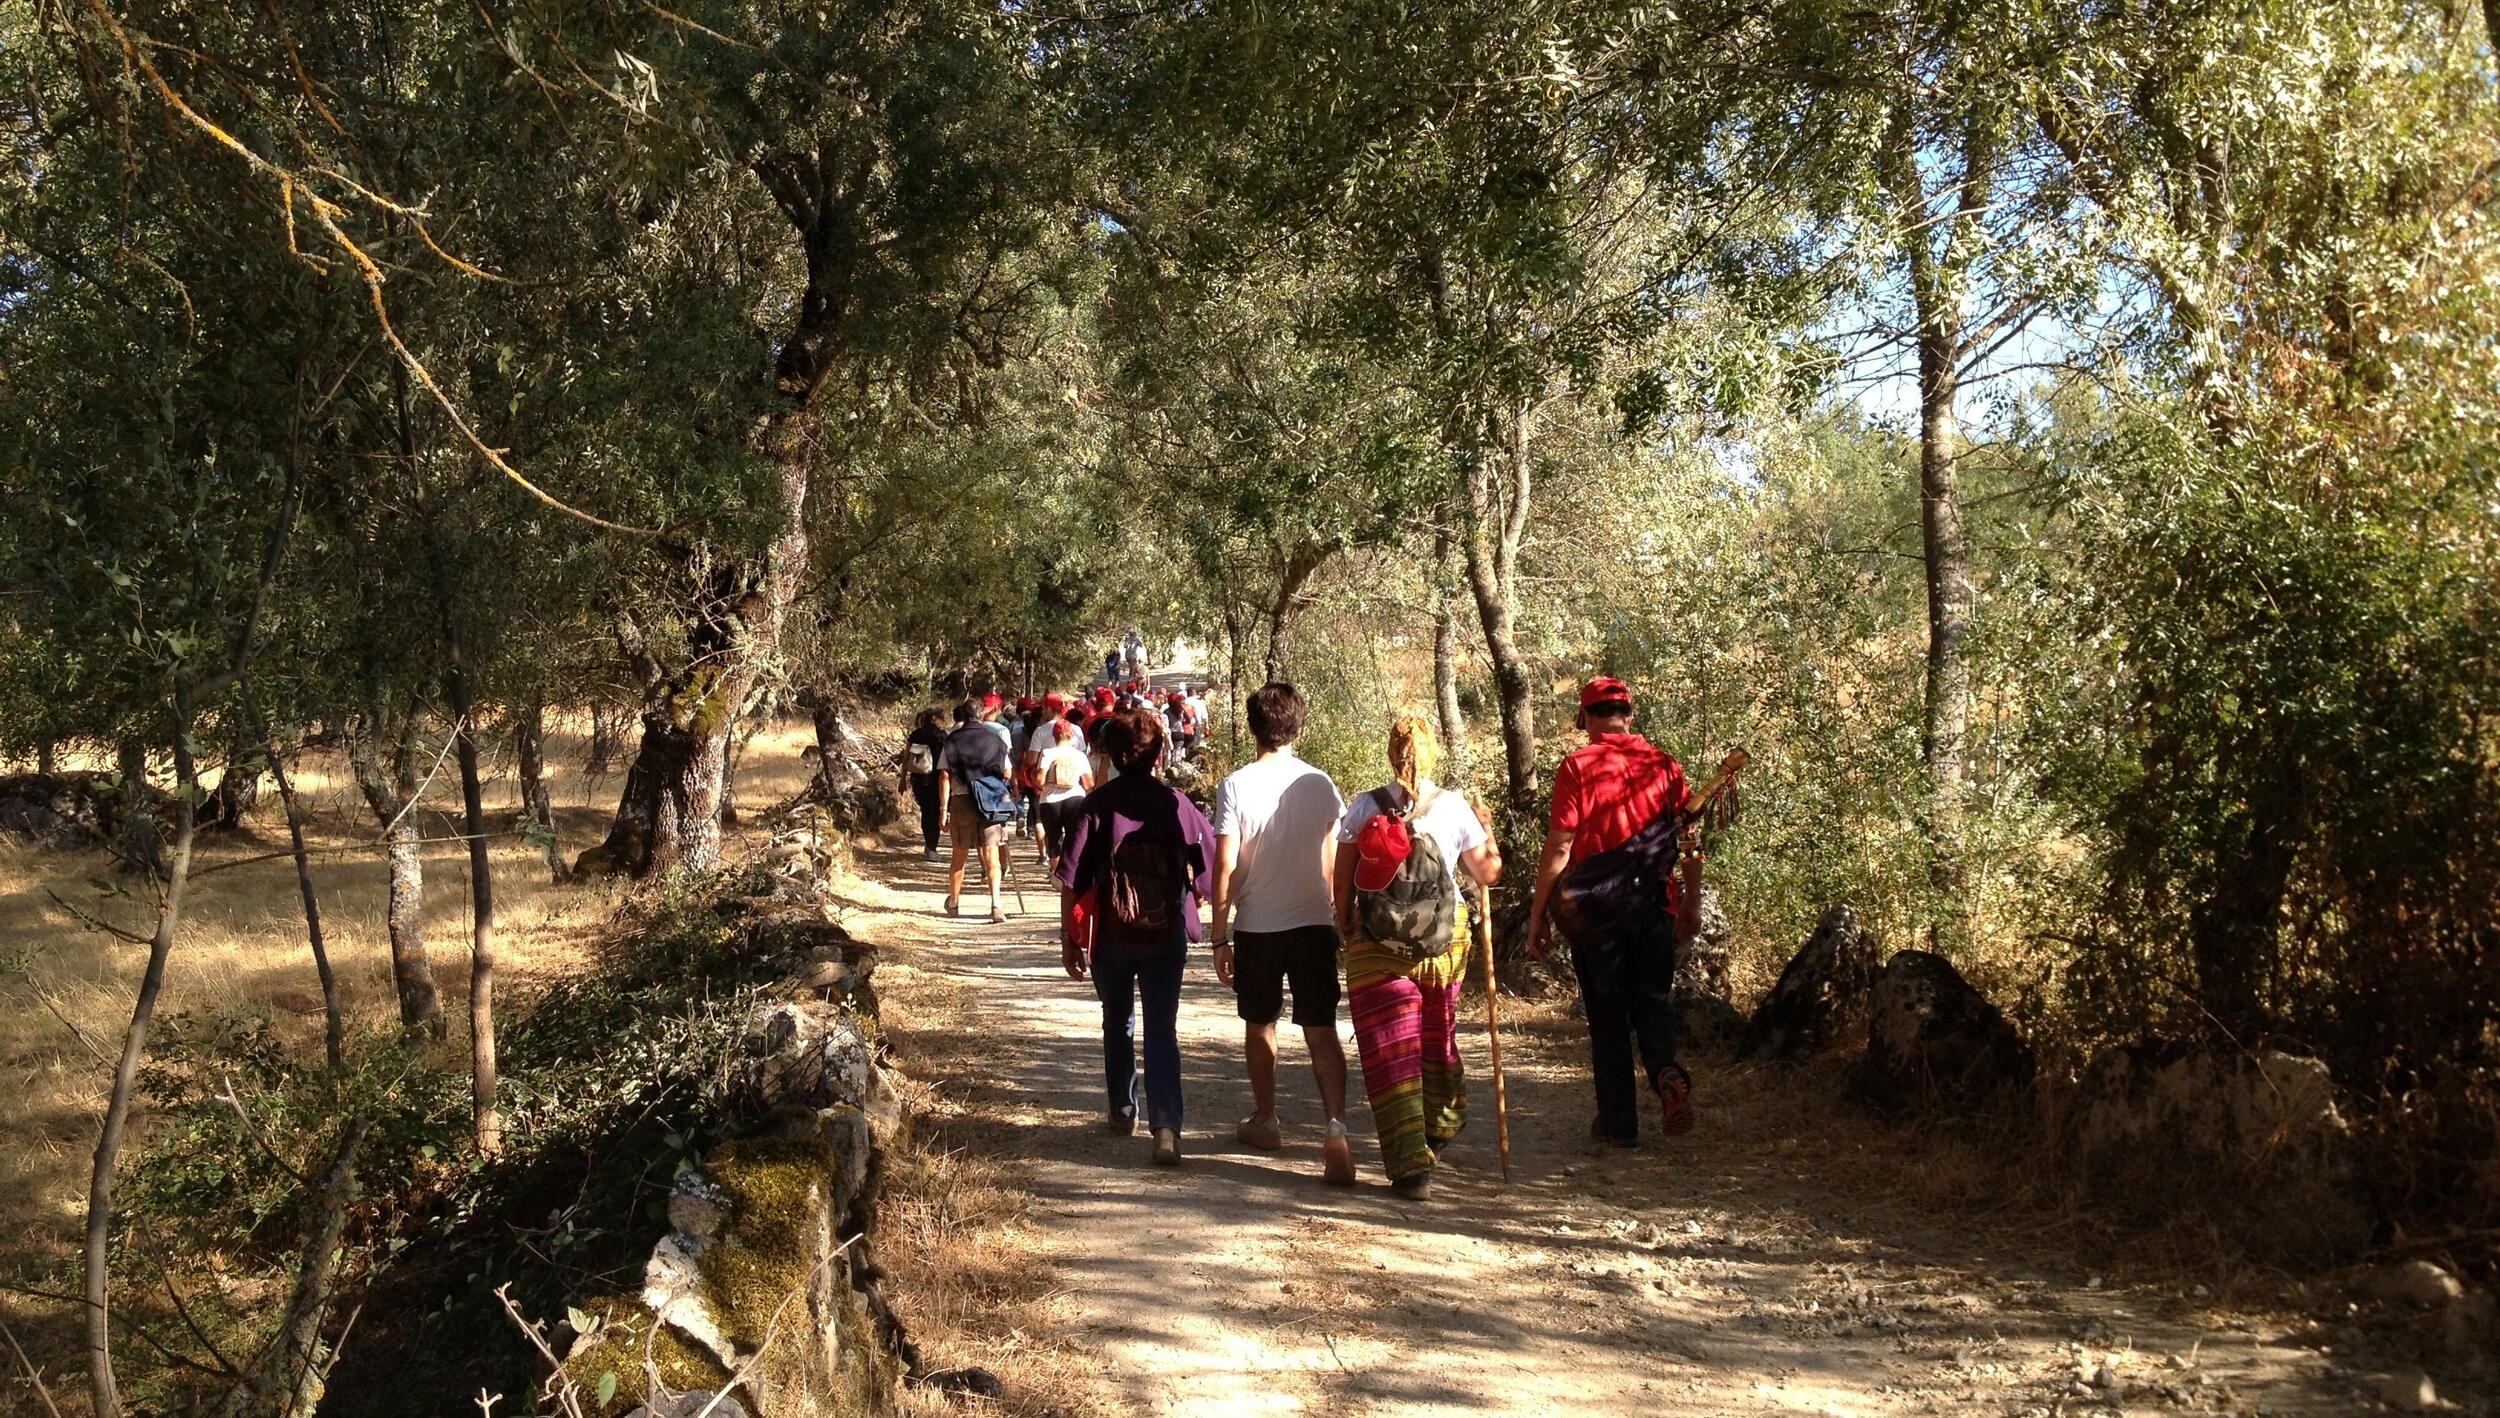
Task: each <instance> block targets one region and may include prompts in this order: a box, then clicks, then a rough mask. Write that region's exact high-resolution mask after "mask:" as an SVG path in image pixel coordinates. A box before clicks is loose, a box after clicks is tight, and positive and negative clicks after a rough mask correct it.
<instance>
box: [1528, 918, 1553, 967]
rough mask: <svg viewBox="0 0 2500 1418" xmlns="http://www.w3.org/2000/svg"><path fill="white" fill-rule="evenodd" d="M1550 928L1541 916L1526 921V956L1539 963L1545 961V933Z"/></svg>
mask: <svg viewBox="0 0 2500 1418" xmlns="http://www.w3.org/2000/svg"><path fill="white" fill-rule="evenodd" d="M1550 929H1552V927H1550V926H1548V925H1546V923H1545V918H1544V917H1543V916H1538V917H1536V918H1534V919H1532V920H1530V921H1529V922H1528V958H1529V959H1530V960H1533V961H1535V962H1536V963H1537V964H1539V965H1542V964H1544V963H1545V935H1546V932H1547V931H1548V930H1550Z"/></svg>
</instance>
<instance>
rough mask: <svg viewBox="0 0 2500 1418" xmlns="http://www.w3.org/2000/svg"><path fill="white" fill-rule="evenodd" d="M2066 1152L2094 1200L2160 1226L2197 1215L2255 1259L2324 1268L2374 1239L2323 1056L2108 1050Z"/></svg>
mask: <svg viewBox="0 0 2500 1418" xmlns="http://www.w3.org/2000/svg"><path fill="white" fill-rule="evenodd" d="M2066 1142H2067V1146H2068V1149H2069V1151H2070V1153H2071V1155H2072V1156H2073V1158H2074V1160H2075V1163H2076V1166H2077V1169H2078V1171H2079V1172H2080V1173H2081V1174H2082V1177H2083V1179H2084V1182H2085V1185H2086V1186H2087V1188H2088V1189H2089V1190H2090V1191H2091V1192H2092V1194H2093V1195H2095V1196H2096V1197H2099V1198H2101V1199H2103V1200H2105V1201H2107V1202H2110V1203H2112V1204H2116V1205H2120V1206H2123V1207H2126V1208H2128V1209H2130V1210H2134V1211H2137V1212H2139V1213H2144V1214H2148V1215H2154V1216H2158V1215H2164V1214H2168V1213H2172V1212H2175V1211H2178V1210H2181V1209H2184V1208H2191V1207H2193V1208H2197V1209H2199V1210H2201V1211H2203V1212H2205V1213H2207V1214H2208V1215H2210V1217H2211V1219H2212V1220H2213V1222H2214V1224H2215V1225H2216V1226H2217V1227H2219V1228H2220V1229H2221V1230H2222V1231H2223V1232H2224V1234H2226V1235H2228V1236H2230V1237H2232V1238H2233V1239H2234V1240H2236V1241H2237V1242H2238V1243H2240V1244H2241V1245H2242V1246H2243V1247H2245V1248H2246V1249H2247V1250H2248V1252H2249V1253H2250V1254H2251V1255H2252V1256H2255V1257H2257V1258H2259V1259H2263V1260H2267V1261H2273V1262H2283V1263H2292V1264H2304V1265H2308V1264H2321V1263H2328V1262H2332V1261H2335V1260H2338V1259H2341V1258H2344V1257H2348V1256H2350V1255H2352V1254H2353V1253H2354V1252H2357V1251H2359V1250H2360V1249H2361V1248H2362V1247H2364V1246H2366V1245H2367V1244H2369V1241H2370V1235H2371V1231H2372V1229H2373V1219H2372V1216H2371V1213H2370V1210H2369V1208H2368V1206H2367V1205H2365V1204H2364V1202H2363V1201H2362V1195H2363V1193H2362V1189H2361V1186H2360V1184H2359V1159H2358V1157H2357V1154H2356V1152H2355V1149H2354V1145H2353V1139H2352V1133H2351V1130H2350V1128H2349V1127H2348V1126H2347V1125H2346V1124H2345V1122H2344V1118H2343V1114H2342V1112H2341V1111H2340V1110H2339V1109H2338V1108H2337V1106H2336V1094H2335V1084H2334V1081H2333V1079H2331V1078H2330V1077H2329V1076H2328V1074H2327V1070H2326V1065H2325V1064H2323V1063H2321V1062H2319V1061H2318V1060H2316V1059H2312V1058H2303V1057H2301V1056H2299V1055H2296V1054H2287V1053H2282V1052H2279V1051H2276V1050H2264V1051H2261V1052H2258V1053H2256V1054H2253V1055H2250V1054H2243V1053H2239V1052H2237V1051H2233V1050H2228V1049H2222V1048H2217V1047H2210V1046H2205V1045H2196V1044H2180V1043H2168V1044H2148V1045H2136V1046H2131V1047H2126V1048H2118V1049H2111V1050H2109V1051H2107V1052H2105V1053H2103V1054H2102V1055H2100V1057H2098V1058H2096V1059H2094V1060H2093V1061H2092V1064H2091V1067H2090V1068H2088V1069H2087V1070H2085V1073H2084V1077H2083V1082H2082V1085H2081V1086H2080V1088H2079V1089H2078V1090H2077V1095H2076V1101H2075V1108H2074V1111H2073V1114H2072V1117H2071V1121H2070V1122H2069V1125H2068V1127H2067V1132H2066Z"/></svg>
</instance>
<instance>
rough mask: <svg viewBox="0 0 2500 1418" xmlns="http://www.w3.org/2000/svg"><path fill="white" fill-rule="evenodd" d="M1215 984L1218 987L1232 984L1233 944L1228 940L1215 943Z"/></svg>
mask: <svg viewBox="0 0 2500 1418" xmlns="http://www.w3.org/2000/svg"><path fill="white" fill-rule="evenodd" d="M1215 982H1216V983H1217V984H1219V985H1230V984H1232V982H1233V943H1232V942H1231V941H1229V940H1220V941H1217V942H1216V943H1215Z"/></svg>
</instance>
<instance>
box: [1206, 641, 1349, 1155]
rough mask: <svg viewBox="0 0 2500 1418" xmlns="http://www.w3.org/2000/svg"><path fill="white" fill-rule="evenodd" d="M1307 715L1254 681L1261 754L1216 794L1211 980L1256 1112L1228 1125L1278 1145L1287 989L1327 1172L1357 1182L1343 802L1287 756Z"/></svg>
mask: <svg viewBox="0 0 2500 1418" xmlns="http://www.w3.org/2000/svg"><path fill="white" fill-rule="evenodd" d="M1308 713H1309V710H1308V708H1307V707H1306V706H1305V705H1304V703H1303V700H1302V696H1301V694H1300V693H1299V692H1297V691H1296V690H1295V689H1294V687H1293V686H1292V685H1290V684H1284V683H1274V684H1266V685H1261V686H1260V687H1259V689H1258V691H1257V692H1256V693H1254V694H1252V695H1251V696H1250V703H1249V707H1248V711H1247V716H1246V717H1247V718H1248V719H1249V721H1250V733H1251V736H1252V737H1253V738H1255V739H1256V740H1258V745H1259V756H1258V758H1257V759H1255V760H1253V761H1252V762H1251V763H1249V764H1248V765H1247V766H1245V767H1243V768H1241V769H1240V770H1239V771H1237V772H1235V773H1234V774H1233V775H1232V776H1231V777H1228V778H1226V779H1225V780H1224V785H1223V786H1222V787H1221V788H1219V789H1217V791H1216V794H1215V977H1216V978H1217V979H1219V980H1221V981H1223V982H1224V983H1225V984H1227V985H1230V986H1232V987H1233V995H1234V998H1235V1000H1236V1001H1237V1004H1238V1008H1239V1012H1240V1014H1241V1022H1242V1053H1243V1056H1244V1058H1245V1059H1246V1061H1247V1063H1248V1065H1249V1071H1250V1099H1251V1104H1252V1111H1251V1114H1250V1116H1249V1117H1246V1118H1244V1119H1242V1120H1241V1123H1240V1125H1239V1126H1238V1127H1236V1128H1235V1129H1234V1134H1233V1135H1234V1136H1235V1137H1236V1138H1238V1139H1239V1140H1240V1141H1241V1142H1242V1143H1243V1144H1244V1145H1245V1146H1249V1147H1255V1148H1258V1149H1260V1150H1261V1151H1266V1152H1273V1151H1275V1150H1277V1149H1278V1148H1280V1147H1282V1146H1284V1136H1283V1132H1282V1130H1281V1129H1280V1128H1278V1126H1277V1123H1276V1020H1277V1018H1278V1016H1280V1015H1282V1014H1283V1013H1284V1010H1285V988H1286V986H1287V985H1288V984H1290V985H1291V986H1292V988H1293V1022H1294V1023H1295V1024H1298V1025H1300V1026H1301V1027H1302V1039H1303V1043H1304V1044H1305V1045H1306V1046H1307V1047H1308V1048H1309V1050H1310V1054H1311V1072H1312V1074H1313V1075H1314V1076H1315V1077H1316V1078H1317V1080H1318V1082H1319V1101H1320V1107H1321V1109H1322V1110H1323V1111H1324V1112H1325V1113H1326V1115H1327V1123H1328V1132H1327V1136H1326V1138H1325V1140H1324V1142H1323V1144H1322V1158H1323V1174H1324V1175H1325V1176H1326V1177H1327V1179H1328V1180H1329V1181H1331V1182H1334V1183H1337V1184H1338V1185H1341V1186H1342V1185H1348V1184H1351V1183H1352V1182H1353V1180H1354V1153H1353V1150H1352V1147H1351V1144H1350V1143H1349V1142H1348V1141H1347V1138H1346V1131H1345V1082H1346V1067H1345V1045H1344V1044H1343V1043H1342V1042H1340V1041H1339V1040H1338V1038H1337V999H1338V995H1339V993H1340V991H1339V988H1338V983H1337V949H1338V946H1339V944H1340V942H1339V940H1338V937H1337V927H1336V912H1335V910H1334V909H1333V907H1332V905H1331V892H1330V888H1329V880H1328V873H1329V867H1330V864H1331V863H1332V862H1333V861H1334V860H1335V856H1336V848H1335V845H1334V842H1335V835H1336V825H1337V815H1338V813H1339V812H1341V811H1342V810H1343V809H1344V807H1345V800H1344V799H1343V798H1341V797H1340V796H1338V793H1337V785H1336V784H1335V783H1333V782H1331V781H1329V778H1328V775H1327V774H1325V773H1323V772H1321V771H1320V770H1319V769H1317V768H1314V767H1312V766H1311V765H1310V764H1308V763H1305V762H1303V761H1302V759H1301V758H1300V757H1298V756H1297V755H1296V754H1295V753H1294V751H1293V743H1294V740H1295V739H1297V738H1300V737H1301V736H1302V725H1303V721H1304V718H1305V717H1306V716H1307V714H1308Z"/></svg>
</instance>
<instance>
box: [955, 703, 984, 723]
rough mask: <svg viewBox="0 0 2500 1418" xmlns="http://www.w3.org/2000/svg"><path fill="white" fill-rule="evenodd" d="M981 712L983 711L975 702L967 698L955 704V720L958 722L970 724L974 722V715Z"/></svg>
mask: <svg viewBox="0 0 2500 1418" xmlns="http://www.w3.org/2000/svg"><path fill="white" fill-rule="evenodd" d="M979 712H981V711H980V710H979V709H978V708H977V707H976V706H975V705H974V704H973V702H972V701H971V700H969V699H967V700H965V701H963V702H962V703H960V704H958V705H956V706H955V722H956V723H958V724H969V723H971V722H972V716H973V715H975V714H978V713H979Z"/></svg>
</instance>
